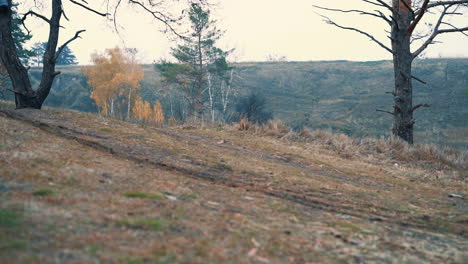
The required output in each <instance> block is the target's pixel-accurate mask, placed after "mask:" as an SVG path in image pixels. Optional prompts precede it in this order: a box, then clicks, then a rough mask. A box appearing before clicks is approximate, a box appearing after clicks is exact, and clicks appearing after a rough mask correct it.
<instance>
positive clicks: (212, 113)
mask: <svg viewBox="0 0 468 264" xmlns="http://www.w3.org/2000/svg"><path fill="white" fill-rule="evenodd" d="M208 93H209V96H210V113H211V123H214V122H215V109H214V102H213V87H212V86H211V74H210V73H209V72H208Z"/></svg>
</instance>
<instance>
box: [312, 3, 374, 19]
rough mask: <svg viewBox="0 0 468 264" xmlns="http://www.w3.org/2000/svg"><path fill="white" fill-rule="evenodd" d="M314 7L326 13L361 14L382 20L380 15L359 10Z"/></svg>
mask: <svg viewBox="0 0 468 264" xmlns="http://www.w3.org/2000/svg"><path fill="white" fill-rule="evenodd" d="M313 7H315V8H318V9H322V10H326V11H332V12H340V13H357V14H360V15H368V16H373V17H377V18H382V17H381V15H380V14H375V13H370V12H366V11H362V10H358V9H350V10H345V9H335V8H327V7H321V6H317V5H313Z"/></svg>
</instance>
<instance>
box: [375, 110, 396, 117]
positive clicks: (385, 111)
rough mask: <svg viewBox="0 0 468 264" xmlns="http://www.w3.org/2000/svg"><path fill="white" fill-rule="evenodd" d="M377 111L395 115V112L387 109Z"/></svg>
mask: <svg viewBox="0 0 468 264" xmlns="http://www.w3.org/2000/svg"><path fill="white" fill-rule="evenodd" d="M375 111H377V112H382V113H387V114H391V115H393V116H394V115H395V113H393V112H390V111H387V110H382V109H376V110H375Z"/></svg>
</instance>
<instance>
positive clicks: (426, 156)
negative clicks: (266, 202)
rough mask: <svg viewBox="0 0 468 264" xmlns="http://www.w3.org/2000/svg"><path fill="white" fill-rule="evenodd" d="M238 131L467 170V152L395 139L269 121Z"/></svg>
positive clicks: (244, 124)
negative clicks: (294, 129)
mask: <svg viewBox="0 0 468 264" xmlns="http://www.w3.org/2000/svg"><path fill="white" fill-rule="evenodd" d="M237 126H238V128H239V130H242V131H252V132H253V133H255V134H256V135H262V136H271V137H275V138H280V139H282V140H286V141H292V142H304V143H311V144H314V145H320V146H323V147H325V148H327V149H330V150H332V151H334V152H336V153H337V154H338V155H340V156H341V157H342V158H347V159H361V158H363V157H365V158H366V160H379V161H386V162H402V163H418V164H419V165H425V166H432V167H434V168H445V167H447V166H448V167H454V168H460V169H467V168H468V153H467V152H466V151H460V150H456V149H453V148H449V147H439V146H435V145H428V144H419V143H418V144H414V145H409V144H407V143H406V142H404V141H402V140H400V139H398V138H395V137H389V138H382V139H375V138H352V137H349V136H347V135H345V134H341V133H333V132H331V131H326V130H309V129H302V130H301V131H300V132H294V131H292V130H291V129H289V128H288V127H287V126H286V125H284V124H283V123H282V122H281V121H278V120H272V121H269V122H268V123H266V124H264V125H255V124H252V123H250V122H249V121H248V120H245V119H243V120H241V121H240V122H239V123H238V124H237Z"/></svg>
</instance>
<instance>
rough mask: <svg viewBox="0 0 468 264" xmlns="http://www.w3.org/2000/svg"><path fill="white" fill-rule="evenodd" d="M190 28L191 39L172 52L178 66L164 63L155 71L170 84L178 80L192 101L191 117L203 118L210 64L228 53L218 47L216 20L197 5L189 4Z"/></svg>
mask: <svg viewBox="0 0 468 264" xmlns="http://www.w3.org/2000/svg"><path fill="white" fill-rule="evenodd" d="M188 14H189V21H190V25H191V30H190V35H189V37H187V38H185V39H184V40H183V44H181V45H178V46H177V47H176V48H174V49H173V50H172V56H173V57H174V58H175V59H176V60H177V61H178V63H179V65H180V66H178V65H175V64H171V63H163V64H160V65H157V66H156V68H157V69H158V70H159V71H160V72H161V74H162V75H163V76H164V77H165V78H166V80H167V81H171V80H172V81H175V82H176V83H177V84H178V85H179V87H181V88H182V89H181V90H182V91H183V92H184V93H185V94H186V95H187V96H186V97H187V98H188V100H189V114H194V112H196V113H197V115H198V118H201V116H202V115H203V110H204V109H203V104H204V96H203V91H204V90H205V88H207V86H208V85H209V83H208V80H209V71H208V67H209V65H211V64H213V63H214V62H215V61H216V60H217V58H219V57H222V56H226V54H227V53H226V52H224V51H222V50H221V49H218V48H216V47H215V44H216V41H217V40H218V39H219V38H220V37H221V36H222V34H223V32H222V31H221V30H218V29H217V28H216V25H215V24H216V21H214V20H212V19H211V18H210V11H209V10H204V9H203V8H202V6H200V5H198V4H192V5H190V9H189V11H188Z"/></svg>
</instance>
